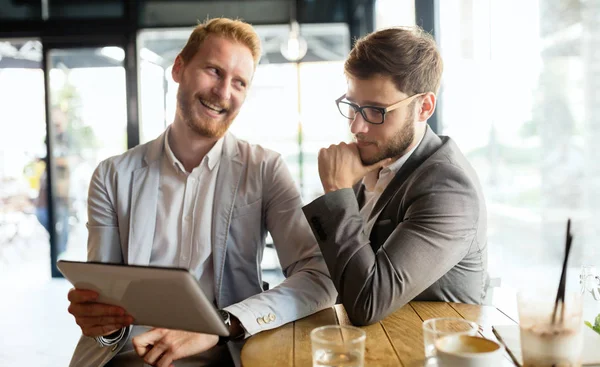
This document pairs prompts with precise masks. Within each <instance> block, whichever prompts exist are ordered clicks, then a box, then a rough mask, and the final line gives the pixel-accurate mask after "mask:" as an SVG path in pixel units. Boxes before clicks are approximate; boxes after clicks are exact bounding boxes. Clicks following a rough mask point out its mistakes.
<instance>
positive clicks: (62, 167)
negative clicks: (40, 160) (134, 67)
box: [36, 46, 127, 276]
mask: <svg viewBox="0 0 600 367" xmlns="http://www.w3.org/2000/svg"><path fill="white" fill-rule="evenodd" d="M46 57H47V65H46V68H47V90H48V98H47V110H48V120H47V121H48V124H49V126H48V131H49V134H48V136H49V138H50V139H49V141H48V144H49V149H48V152H49V153H50V154H49V156H50V160H49V162H50V168H51V169H50V170H49V171H50V172H51V175H50V177H49V176H48V172H49V171H48V170H45V171H44V173H43V174H42V190H44V188H45V189H46V190H51V192H52V195H48V197H50V198H52V202H51V203H52V207H53V211H52V212H53V218H50V215H49V214H50V212H51V211H49V210H48V208H41V207H38V208H37V209H36V210H37V211H38V212H41V213H45V214H46V215H48V217H47V218H45V219H44V220H41V222H42V224H43V225H44V227H45V228H46V230H47V231H49V232H51V231H52V230H54V233H53V235H52V236H51V244H52V245H51V249H52V250H51V256H52V258H51V261H52V266H53V271H52V274H53V276H55V275H58V274H57V273H56V269H55V266H54V264H55V260H57V259H61V258H65V259H70V260H85V259H86V253H87V251H86V244H87V229H86V226H85V224H86V222H87V194H88V186H89V182H90V179H91V176H92V173H93V172H94V169H95V168H96V166H97V165H98V164H99V163H100V161H102V160H104V159H106V158H108V157H110V156H113V155H116V154H120V153H123V152H124V151H125V150H126V149H127V107H126V101H127V99H126V88H125V83H126V79H125V68H124V67H123V60H124V58H125V52H124V50H123V48H121V47H116V46H105V47H93V48H67V47H60V46H59V47H52V46H51V47H47V50H46ZM48 178H51V180H50V181H51V183H50V185H48V183H47V180H48ZM43 194H44V195H47V192H46V193H44V192H43V191H42V192H41V193H40V195H43ZM42 216H43V215H42ZM52 222H54V224H53V225H52V224H51V223H52Z"/></svg>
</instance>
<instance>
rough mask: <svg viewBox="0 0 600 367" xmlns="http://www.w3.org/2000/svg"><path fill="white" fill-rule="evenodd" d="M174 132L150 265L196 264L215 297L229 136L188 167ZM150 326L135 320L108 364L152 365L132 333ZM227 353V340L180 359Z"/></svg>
mask: <svg viewBox="0 0 600 367" xmlns="http://www.w3.org/2000/svg"><path fill="white" fill-rule="evenodd" d="M169 134H170V128H168V129H167V134H166V137H165V146H164V149H165V154H164V155H163V157H162V159H161V162H160V178H159V180H160V181H159V187H158V195H159V197H158V203H157V205H158V206H157V208H156V209H157V210H156V227H155V230H154V240H153V242H152V253H151V255H150V265H154V266H165V267H180V268H186V269H189V270H191V271H192V273H193V274H194V275H195V276H196V279H198V280H199V282H200V288H201V289H202V291H203V292H204V294H205V295H206V297H207V298H208V299H209V300H211V301H212V300H214V273H213V261H212V246H211V234H212V213H213V202H214V196H215V187H216V182H217V173H218V171H219V162H220V159H221V151H222V149H223V138H221V139H219V140H217V142H216V143H215V145H214V146H213V147H212V149H211V150H210V151H209V152H208V153H207V154H206V155H205V156H204V158H203V159H202V161H201V162H200V164H199V165H198V166H197V167H196V168H194V169H192V172H187V171H186V170H185V168H184V167H183V164H182V163H181V162H180V161H179V160H178V159H177V158H176V157H175V154H173V151H172V150H171V147H170V146H169ZM150 329H151V328H148V327H143V326H134V327H133V329H132V333H131V335H129V340H128V341H127V344H126V346H125V347H124V348H123V349H122V350H121V351H120V352H119V354H118V355H116V356H115V357H114V358H113V359H112V360H111V361H110V362H109V364H108V365H107V366H108V367H110V366H127V367H134V366H139V367H142V366H144V367H145V366H147V365H146V364H144V363H143V360H142V359H141V358H140V357H138V356H137V354H136V353H135V351H134V350H133V345H132V344H131V339H133V337H134V336H136V335H139V334H142V333H144V332H146V331H149V330H150ZM123 330H125V329H123ZM121 337H122V336H120V337H119V338H118V339H120V338H121ZM227 353H229V352H228V351H227V348H226V347H225V346H216V347H214V348H211V349H209V350H208V351H206V352H204V353H201V354H199V355H195V356H192V357H188V358H185V359H183V360H179V361H177V362H176V363H175V365H176V366H182V367H187V366H189V367H192V366H194V367H197V366H208V365H211V363H215V362H217V361H221V360H222V359H223V358H226V357H227V356H226V354H227Z"/></svg>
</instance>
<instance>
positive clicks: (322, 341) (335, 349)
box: [310, 325, 367, 367]
mask: <svg viewBox="0 0 600 367" xmlns="http://www.w3.org/2000/svg"><path fill="white" fill-rule="evenodd" d="M366 339H367V334H366V333H365V331H364V330H362V329H359V328H357V327H354V326H342V325H327V326H321V327H318V328H316V329H313V331H311V333H310V340H311V345H312V359H313V367H363V365H364V360H365V340H366Z"/></svg>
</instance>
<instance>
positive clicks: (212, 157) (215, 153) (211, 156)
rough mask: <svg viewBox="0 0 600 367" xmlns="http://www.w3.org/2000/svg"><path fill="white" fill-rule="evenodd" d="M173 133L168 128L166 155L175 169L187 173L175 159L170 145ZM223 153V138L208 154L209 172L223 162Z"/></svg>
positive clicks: (206, 157)
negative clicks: (170, 137) (170, 136)
mask: <svg viewBox="0 0 600 367" xmlns="http://www.w3.org/2000/svg"><path fill="white" fill-rule="evenodd" d="M170 133H171V126H169V127H168V128H167V133H166V134H165V153H166V155H167V159H168V160H169V163H170V164H171V165H173V166H174V167H177V169H179V170H180V171H181V172H183V173H187V172H186V170H185V168H184V166H183V164H182V163H181V162H180V161H179V159H177V157H175V154H174V153H173V150H172V149H171V146H170V145H169V135H170ZM222 152H223V137H221V138H220V139H219V140H217V142H216V143H215V145H213V147H212V148H211V149H210V150H209V151H208V153H206V156H205V157H204V159H206V160H207V165H208V169H209V170H211V171H212V170H213V168H215V166H216V165H217V163H219V161H220V160H221V153H222Z"/></svg>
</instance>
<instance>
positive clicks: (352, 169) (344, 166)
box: [319, 142, 391, 193]
mask: <svg viewBox="0 0 600 367" xmlns="http://www.w3.org/2000/svg"><path fill="white" fill-rule="evenodd" d="M390 162H391V159H389V158H388V159H384V160H382V161H379V162H377V163H375V164H373V165H370V166H365V165H364V164H363V163H362V161H361V160H360V153H359V152H358V146H357V145H356V143H350V144H346V143H343V142H342V143H339V144H333V145H330V146H329V148H322V149H321V150H319V176H320V177H321V184H323V190H325V193H328V192H332V191H336V190H340V189H345V188H351V187H352V186H353V185H354V184H355V183H357V182H358V180H360V179H361V178H363V177H364V176H365V175H366V174H367V173H369V172H371V171H373V170H376V169H379V168H381V167H383V166H385V165H386V164H388V163H390Z"/></svg>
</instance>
